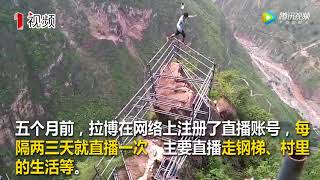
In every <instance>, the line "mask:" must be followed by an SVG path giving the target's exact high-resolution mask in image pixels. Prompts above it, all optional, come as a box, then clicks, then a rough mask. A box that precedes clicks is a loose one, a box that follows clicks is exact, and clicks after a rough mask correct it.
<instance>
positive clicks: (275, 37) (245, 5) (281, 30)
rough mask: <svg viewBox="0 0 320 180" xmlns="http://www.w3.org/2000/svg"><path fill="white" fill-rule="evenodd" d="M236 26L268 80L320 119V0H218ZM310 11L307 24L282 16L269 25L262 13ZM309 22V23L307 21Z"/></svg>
mask: <svg viewBox="0 0 320 180" xmlns="http://www.w3.org/2000/svg"><path fill="white" fill-rule="evenodd" d="M216 4H217V5H218V6H219V7H220V8H221V9H222V11H223V12H224V14H225V16H226V18H227V19H228V21H229V23H230V24H231V26H232V29H233V33H234V35H235V37H236V38H237V40H238V41H239V42H240V44H242V46H243V47H244V48H245V49H246V50H247V51H248V53H249V54H250V55H251V58H252V60H253V61H252V63H253V64H254V65H255V66H256V67H257V69H259V70H260V71H261V72H262V74H263V76H265V78H266V80H267V83H268V84H269V86H271V87H272V88H273V89H274V91H275V92H276V93H277V94H278V95H279V96H280V97H281V99H282V100H283V101H284V102H286V103H287V104H289V105H290V106H291V107H293V108H295V109H298V110H299V111H300V113H301V115H303V116H304V117H305V118H307V119H310V120H312V121H318V116H319V114H320V99H319V93H318V92H319V90H320V73H319V72H320V54H319V50H320V41H319V39H320V25H319V22H320V21H319V18H317V17H319V16H320V13H319V10H318V9H319V1H317V0H314V1H304V0H302V1H294V2H293V1H288V0H284V1H260V0H257V1H256V0H246V1H239V0H236V1H231V0H227V1H219V0H218V1H216ZM269 10H273V11H274V12H275V13H276V14H277V15H278V16H279V14H280V12H305V13H310V19H309V20H308V21H304V22H303V23H302V24H298V22H296V24H286V23H285V22H280V21H277V22H275V23H273V24H270V25H269V26H266V25H264V24H263V23H262V22H261V20H260V17H261V14H262V13H263V12H265V11H269ZM306 22H307V23H306Z"/></svg>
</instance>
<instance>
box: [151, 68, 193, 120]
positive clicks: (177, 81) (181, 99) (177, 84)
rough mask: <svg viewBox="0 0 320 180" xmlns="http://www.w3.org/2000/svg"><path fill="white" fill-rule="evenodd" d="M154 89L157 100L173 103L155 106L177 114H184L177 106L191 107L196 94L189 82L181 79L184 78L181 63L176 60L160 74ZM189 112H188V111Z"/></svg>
mask: <svg viewBox="0 0 320 180" xmlns="http://www.w3.org/2000/svg"><path fill="white" fill-rule="evenodd" d="M161 76H162V77H160V78H159V81H158V84H157V88H156V89H155V91H156V99H157V100H159V101H163V102H167V103H170V104H173V105H174V106H166V105H160V104H157V105H155V107H156V108H158V109H161V110H164V111H167V112H175V113H179V114H182V115H184V114H186V115H188V114H187V113H188V112H186V111H184V110H181V109H179V107H185V108H192V103H193V100H194V98H195V96H196V92H195V90H194V89H193V88H192V86H191V84H189V83H188V82H187V81H185V80H182V78H185V77H186V76H185V74H184V72H183V69H182V66H181V64H179V63H177V62H172V63H170V64H169V65H168V66H167V67H166V68H165V69H163V72H162V74H161ZM189 113H190V112H189Z"/></svg>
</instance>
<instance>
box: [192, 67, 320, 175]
mask: <svg viewBox="0 0 320 180" xmlns="http://www.w3.org/2000/svg"><path fill="white" fill-rule="evenodd" d="M242 79H243V76H242V75H240V73H239V72H238V71H235V70H230V71H223V72H220V73H219V74H218V75H217V76H216V80H217V85H216V87H215V89H214V90H213V91H212V92H211V94H210V95H211V98H213V99H217V98H219V97H220V96H225V97H227V98H228V99H229V100H230V101H231V102H232V103H233V104H234V105H235V107H236V109H237V113H238V116H239V119H240V120H250V121H252V120H260V121H267V120H269V119H271V118H272V114H270V113H268V112H267V111H266V110H265V109H264V108H262V107H261V106H259V105H257V102H256V100H255V99H254V98H253V97H251V96H250V90H249V88H248V87H247V86H246V84H245V83H244V82H243V80H242ZM287 128H289V127H287ZM291 129H294V128H293V127H291ZM310 137H314V136H313V135H310ZM233 139H234V140H237V138H233ZM263 139H264V140H265V141H266V144H267V150H268V151H269V152H270V153H271V155H265V156H254V157H248V156H245V157H241V156H240V157H239V156H236V157H209V164H208V165H207V166H206V167H203V169H201V170H200V171H199V172H198V173H197V174H196V177H197V179H204V180H207V179H208V180H209V179H216V180H220V179H239V180H240V179H244V178H249V177H254V178H255V179H265V178H271V179H274V178H276V177H277V175H278V171H279V169H280V164H281V159H282V155H281V154H280V143H279V142H280V139H282V138H281V137H280V139H279V138H271V137H269V136H266V137H263ZM317 157H319V155H312V156H311V157H310V159H309V160H308V161H307V165H306V167H305V171H304V174H303V179H313V178H315V174H316V172H317V170H313V168H311V167H314V168H315V169H317V168H319V163H318V164H317V162H314V161H315V159H316V158H317ZM315 179H316V178H315Z"/></svg>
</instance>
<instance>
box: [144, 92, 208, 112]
mask: <svg viewBox="0 0 320 180" xmlns="http://www.w3.org/2000/svg"><path fill="white" fill-rule="evenodd" d="M138 98H140V99H141V100H144V101H148V102H151V103H155V104H161V105H167V106H170V107H176V108H179V109H182V110H186V111H192V108H188V107H184V106H178V105H175V104H171V103H168V102H164V101H159V100H153V99H151V98H143V97H139V96H138ZM198 113H200V114H204V115H206V114H208V112H205V111H198Z"/></svg>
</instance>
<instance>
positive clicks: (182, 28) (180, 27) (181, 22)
mask: <svg viewBox="0 0 320 180" xmlns="http://www.w3.org/2000/svg"><path fill="white" fill-rule="evenodd" d="M196 16H197V15H189V13H187V12H185V13H183V15H182V16H180V18H179V20H178V22H177V30H176V32H175V33H173V34H172V35H171V36H168V37H167V41H169V39H170V38H172V37H175V36H177V35H179V34H181V35H182V37H183V39H182V42H184V40H185V38H186V33H185V20H186V19H187V18H193V17H196Z"/></svg>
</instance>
